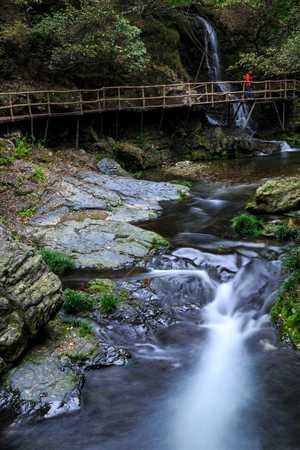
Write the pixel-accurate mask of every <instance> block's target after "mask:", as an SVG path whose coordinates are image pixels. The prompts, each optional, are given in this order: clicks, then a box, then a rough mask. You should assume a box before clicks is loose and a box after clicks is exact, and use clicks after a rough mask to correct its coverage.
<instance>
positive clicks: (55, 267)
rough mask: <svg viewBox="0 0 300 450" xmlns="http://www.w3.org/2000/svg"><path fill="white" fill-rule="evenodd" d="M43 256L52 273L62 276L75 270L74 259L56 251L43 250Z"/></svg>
mask: <svg viewBox="0 0 300 450" xmlns="http://www.w3.org/2000/svg"><path fill="white" fill-rule="evenodd" d="M41 255H42V257H43V259H44V261H45V263H46V264H47V265H48V266H49V268H50V270H52V272H54V273H56V274H58V275H61V274H63V273H65V272H67V271H68V270H74V269H75V263H74V260H73V258H71V257H70V256H67V255H65V254H64V253H61V252H57V251H55V250H48V249H46V248H45V249H43V250H42V251H41Z"/></svg>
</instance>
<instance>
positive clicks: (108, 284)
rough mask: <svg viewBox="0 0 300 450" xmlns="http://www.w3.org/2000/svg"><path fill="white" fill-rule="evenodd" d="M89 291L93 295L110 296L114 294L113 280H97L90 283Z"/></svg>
mask: <svg viewBox="0 0 300 450" xmlns="http://www.w3.org/2000/svg"><path fill="white" fill-rule="evenodd" d="M88 289H89V291H90V292H92V293H93V294H100V295H102V294H109V293H111V292H113V282H112V281H111V280H106V279H101V278H95V279H94V280H91V281H90V282H89V284H88Z"/></svg>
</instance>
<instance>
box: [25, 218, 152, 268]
mask: <svg viewBox="0 0 300 450" xmlns="http://www.w3.org/2000/svg"><path fill="white" fill-rule="evenodd" d="M24 232H25V234H26V235H27V236H30V238H31V239H32V240H33V241H34V242H35V243H36V244H38V245H40V246H43V247H48V248H51V249H54V250H58V251H61V252H63V253H65V254H67V255H70V256H72V257H73V258H74V260H75V263H76V265H77V267H78V268H89V269H96V268H101V269H121V268H123V267H128V266H130V265H133V264H136V263H138V262H140V261H142V260H143V259H144V258H145V256H147V255H148V254H150V252H151V249H152V243H153V241H155V239H157V238H158V237H159V236H158V235H157V234H156V233H153V232H151V231H147V230H143V229H140V228H138V227H136V226H134V225H131V224H128V223H122V222H115V221H112V220H96V219H84V220H81V221H75V220H69V221H65V222H63V223H60V224H58V225H55V226H43V227H39V226H28V227H26V229H25V230H24Z"/></svg>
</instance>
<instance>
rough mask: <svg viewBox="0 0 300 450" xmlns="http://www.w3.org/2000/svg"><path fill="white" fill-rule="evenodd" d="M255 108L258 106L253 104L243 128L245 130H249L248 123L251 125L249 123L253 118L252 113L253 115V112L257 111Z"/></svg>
mask: <svg viewBox="0 0 300 450" xmlns="http://www.w3.org/2000/svg"><path fill="white" fill-rule="evenodd" d="M255 106H256V102H253V105H252V106H251V108H250V111H249V114H248V117H247V119H246V123H245V124H244V126H243V128H244V129H245V128H247V126H248V123H249V121H250V119H251V116H252V113H253V111H254V109H255Z"/></svg>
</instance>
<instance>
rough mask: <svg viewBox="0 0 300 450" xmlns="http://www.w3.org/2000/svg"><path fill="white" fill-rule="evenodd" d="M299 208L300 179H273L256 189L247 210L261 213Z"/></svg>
mask: <svg viewBox="0 0 300 450" xmlns="http://www.w3.org/2000/svg"><path fill="white" fill-rule="evenodd" d="M299 207H300V177H284V178H274V179H273V180H269V181H267V182H266V183H264V184H263V185H262V186H260V187H258V188H257V190H256V193H255V196H254V199H253V200H252V201H250V202H249V203H248V205H247V208H248V209H249V210H253V211H256V212H261V213H281V212H288V211H295V210H297V209H299Z"/></svg>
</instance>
